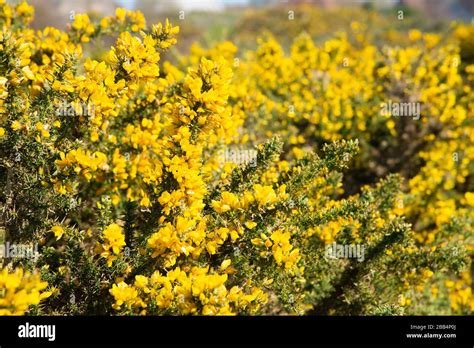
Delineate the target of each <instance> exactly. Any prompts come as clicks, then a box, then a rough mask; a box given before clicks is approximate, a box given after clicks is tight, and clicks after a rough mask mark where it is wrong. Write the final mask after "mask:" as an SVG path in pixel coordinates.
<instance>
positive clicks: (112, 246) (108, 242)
mask: <svg viewBox="0 0 474 348" xmlns="http://www.w3.org/2000/svg"><path fill="white" fill-rule="evenodd" d="M102 235H103V238H104V243H103V244H100V243H98V244H97V249H98V252H99V253H100V256H101V257H103V258H106V259H107V266H109V267H110V266H111V265H112V263H113V262H114V261H115V260H116V259H117V255H118V254H119V253H120V252H121V251H122V249H123V247H124V246H125V245H126V243H125V236H124V234H123V232H122V228H121V227H120V226H119V225H117V224H111V225H109V226H107V227H106V228H105V229H104V231H103V233H102Z"/></svg>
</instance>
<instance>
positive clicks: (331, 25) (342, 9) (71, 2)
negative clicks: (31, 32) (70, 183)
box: [10, 0, 474, 52]
mask: <svg viewBox="0 0 474 348" xmlns="http://www.w3.org/2000/svg"><path fill="white" fill-rule="evenodd" d="M10 2H15V1H10ZM29 2H30V3H31V4H32V5H34V6H35V8H36V16H35V21H34V23H33V27H34V28H37V29H41V28H44V27H46V26H53V27H57V28H61V29H64V28H66V27H67V25H68V23H70V21H71V18H72V16H74V14H76V13H88V14H89V15H90V16H92V17H94V16H102V15H111V14H113V13H114V11H115V9H116V8H117V7H125V8H128V9H132V10H140V11H142V12H143V13H144V14H145V17H146V19H147V21H148V22H149V23H157V22H160V21H163V20H164V19H165V18H169V19H170V20H171V21H172V22H173V23H175V24H177V25H179V26H180V28H181V32H180V35H179V41H178V46H177V49H178V50H179V51H181V52H187V51H188V50H189V47H190V46H191V44H192V43H194V42H198V43H200V44H201V45H202V46H204V47H206V46H210V45H212V44H213V43H215V42H218V41H222V40H231V41H232V42H234V44H236V45H237V47H239V49H240V51H241V52H242V51H243V50H244V49H246V48H253V47H255V45H256V38H257V36H259V35H261V34H262V33H264V32H266V31H269V32H271V33H273V34H274V35H275V37H276V38H277V39H278V41H279V42H281V43H283V44H284V45H285V46H287V45H288V44H289V43H290V42H291V41H292V40H293V39H294V38H295V37H296V36H297V35H298V34H300V33H301V32H302V31H306V32H308V33H309V34H310V35H311V36H312V37H313V39H314V40H316V42H322V41H324V40H326V39H327V38H328V37H330V36H331V35H333V34H334V33H335V32H338V31H347V30H348V29H349V28H350V26H351V23H353V22H354V21H356V22H359V23H363V24H364V25H366V26H367V27H369V28H370V33H369V32H367V34H368V35H369V34H370V35H371V36H372V37H371V41H372V42H374V43H383V42H384V41H386V40H388V41H390V42H392V43H393V42H396V43H400V44H403V42H404V41H406V35H404V33H406V32H407V30H409V29H413V28H418V29H420V30H423V31H434V32H438V31H444V30H447V29H448V28H449V24H448V23H449V22H450V21H452V20H457V21H464V22H471V21H474V19H473V18H474V1H472V0H373V1H367V0H101V1H96V0H30V1H29ZM400 10H402V11H403V20H400V18H399V11H400ZM96 45H99V47H95V49H98V48H100V46H101V45H103V43H96ZM107 48H108V45H107V44H106V45H105V47H104V49H107Z"/></svg>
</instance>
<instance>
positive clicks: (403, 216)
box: [0, 2, 474, 315]
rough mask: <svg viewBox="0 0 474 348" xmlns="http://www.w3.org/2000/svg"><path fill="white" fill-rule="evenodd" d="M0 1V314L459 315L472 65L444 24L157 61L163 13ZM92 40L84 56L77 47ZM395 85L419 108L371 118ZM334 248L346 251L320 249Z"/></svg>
mask: <svg viewBox="0 0 474 348" xmlns="http://www.w3.org/2000/svg"><path fill="white" fill-rule="evenodd" d="M0 4H1V5H0V6H1V10H0V21H1V23H2V32H1V34H0V45H1V47H2V50H1V51H0V87H1V90H0V101H1V103H0V108H1V116H0V186H1V187H2V188H4V189H3V190H2V191H1V192H0V204H1V209H2V216H1V221H0V227H1V228H2V230H3V239H4V241H7V242H8V243H12V244H15V243H16V244H34V243H38V244H39V255H38V257H36V258H11V259H5V260H2V262H3V264H2V271H1V273H0V312H1V313H2V314H19V313H20V314H21V313H33V314H204V315H216V314H270V313H271V314H275V313H280V314H284V313H292V314H293V313H298V314H303V313H317V314H353V315H354V314H355V315H357V314H413V313H416V314H419V313H429V314H433V313H438V314H441V313H468V312H470V311H472V309H473V305H474V302H473V299H472V295H471V292H470V291H471V290H470V287H468V285H469V282H470V281H471V280H470V276H469V273H468V272H464V273H462V275H461V276H460V278H455V274H459V272H461V271H463V270H466V269H467V266H468V264H469V263H470V261H469V257H468V253H469V252H470V251H471V250H472V249H470V248H471V247H472V219H473V218H474V215H473V209H472V207H473V206H474V199H473V195H474V193H472V192H471V191H472V183H471V181H472V171H473V168H472V154H473V153H474V152H473V151H472V149H473V145H472V143H473V141H474V138H473V136H472V135H473V134H474V133H473V130H472V119H473V118H472V110H473V108H472V103H473V100H472V90H471V87H472V72H473V69H472V65H467V64H463V62H461V60H460V56H459V46H458V44H457V43H456V42H457V41H455V40H454V39H452V40H451V39H450V40H448V42H447V43H446V44H444V43H441V40H440V38H438V36H435V35H432V34H421V33H419V32H413V33H412V34H411V39H412V41H413V44H412V45H411V46H409V47H406V48H397V47H391V48H388V47H387V48H385V49H377V48H376V47H375V46H372V45H371V44H370V43H363V42H361V43H360V44H359V45H358V46H352V44H351V43H349V42H348V41H347V40H346V38H345V37H344V35H340V36H337V37H335V38H333V39H330V40H328V41H326V42H325V43H324V45H323V46H322V47H318V46H316V45H315V44H314V43H313V42H312V40H311V39H310V38H309V37H308V36H306V35H302V36H300V37H299V38H298V39H297V40H296V41H295V43H294V45H293V46H292V49H291V52H290V53H289V54H286V53H285V52H284V50H283V49H282V48H281V47H280V46H279V44H278V43H277V42H276V41H275V40H274V39H273V38H271V37H267V38H262V41H261V42H260V46H259V47H258V48H257V49H256V50H255V51H254V52H248V53H246V54H245V55H241V56H239V57H238V58H237V57H236V56H235V55H236V52H237V49H236V47H235V46H233V45H232V44H231V43H223V44H220V45H218V46H217V47H215V48H213V49H210V50H205V49H202V48H199V47H197V46H196V47H194V48H193V50H192V52H191V54H190V55H189V56H188V57H184V58H183V59H182V60H180V61H179V62H176V63H175V64H173V63H172V62H168V61H166V62H162V61H161V56H162V54H163V52H165V51H166V50H167V49H169V48H170V47H171V46H172V45H174V44H175V43H176V36H177V34H178V32H179V29H178V28H177V27H174V26H172V25H171V24H170V23H169V22H168V21H166V23H165V24H157V25H153V26H151V28H148V27H147V26H146V23H145V20H144V17H143V15H141V14H140V13H138V12H132V11H126V10H122V9H118V10H117V11H116V14H115V16H112V17H105V18H103V19H99V20H98V21H97V22H95V21H91V20H90V19H89V17H88V16H87V15H77V16H76V17H75V19H74V22H73V23H72V25H71V28H70V30H69V31H67V32H62V31H60V30H57V29H53V28H46V29H44V30H41V31H33V30H32V29H29V27H28V25H29V23H30V22H31V20H32V15H33V8H32V7H30V6H28V5H27V4H25V3H21V4H19V5H17V6H15V7H11V6H9V5H7V4H5V3H3V2H1V3H0ZM109 34H118V38H117V40H116V42H115V44H114V46H113V47H112V48H111V49H110V50H109V51H108V52H107V54H106V55H105V56H104V58H103V59H102V60H94V59H91V58H88V57H87V56H84V55H83V52H84V50H83V45H84V44H86V43H87V42H89V41H90V40H94V39H97V38H100V37H102V36H103V35H109ZM463 35H464V34H463ZM345 58H347V59H348V60H347V62H349V64H345V62H346V60H345ZM456 59H458V61H457V63H454V62H456ZM405 98H415V100H418V101H420V102H421V103H422V105H423V109H422V114H421V115H422V116H421V118H420V119H419V120H418V122H416V121H415V120H411V119H410V120H409V119H396V118H394V117H390V116H389V115H386V114H381V113H380V103H384V102H386V101H387V100H393V101H394V102H397V101H404V100H405ZM410 100H411V99H410ZM410 132H411V133H410ZM418 143H419V144H418ZM454 153H456V154H457V157H456V158H457V160H454V157H455V156H454V155H453V154H454ZM399 158H401V160H400V159H399ZM451 159H453V160H452V161H451ZM470 238H471V239H470ZM348 245H349V246H357V247H359V249H358V250H359V251H362V252H361V253H358V254H357V255H356V256H357V257H343V258H340V257H338V255H337V254H336V255H335V254H332V256H334V257H330V256H331V255H329V251H330V250H332V251H333V252H334V251H335V250H337V246H348ZM333 247H334V248H333ZM331 248H333V249H331ZM346 256H347V255H346ZM353 256H354V255H353ZM45 282H47V284H48V285H46V283H45ZM448 290H449V291H448ZM40 301H42V302H41V303H40ZM449 303H451V305H449Z"/></svg>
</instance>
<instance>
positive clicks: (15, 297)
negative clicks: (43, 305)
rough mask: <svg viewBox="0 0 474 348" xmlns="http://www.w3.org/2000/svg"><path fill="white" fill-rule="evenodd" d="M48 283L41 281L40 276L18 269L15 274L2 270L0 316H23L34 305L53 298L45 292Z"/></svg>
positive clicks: (0, 279)
mask: <svg viewBox="0 0 474 348" xmlns="http://www.w3.org/2000/svg"><path fill="white" fill-rule="evenodd" d="M47 286H48V283H47V282H43V281H41V279H40V277H39V275H37V274H31V273H29V272H25V271H23V269H21V268H17V269H16V270H15V271H13V272H9V271H8V269H6V268H2V270H1V271H0V315H23V314H25V313H26V312H27V311H28V309H29V307H30V306H32V305H38V304H39V303H40V301H41V300H44V299H46V298H48V297H49V296H51V292H50V291H44V289H46V287H47Z"/></svg>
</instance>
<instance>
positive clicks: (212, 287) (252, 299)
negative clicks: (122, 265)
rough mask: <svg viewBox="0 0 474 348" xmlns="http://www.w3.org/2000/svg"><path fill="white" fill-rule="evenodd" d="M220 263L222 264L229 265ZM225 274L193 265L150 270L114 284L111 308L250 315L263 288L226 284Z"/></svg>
mask: <svg viewBox="0 0 474 348" xmlns="http://www.w3.org/2000/svg"><path fill="white" fill-rule="evenodd" d="M229 264H230V263H229V262H228V263H223V265H222V266H224V267H221V269H222V268H227V267H229ZM226 281H227V274H225V273H224V274H219V273H214V272H210V270H209V268H200V267H193V268H191V269H190V270H188V271H185V270H182V269H180V268H179V267H177V268H175V269H173V270H171V271H169V272H167V273H166V275H162V274H160V272H155V273H153V274H152V275H151V276H150V277H149V278H148V277H145V276H142V275H138V276H136V277H135V282H134V283H133V284H132V285H129V284H127V283H125V282H123V281H122V282H120V283H118V284H114V285H113V287H112V289H110V293H111V294H112V296H113V297H114V299H115V304H114V308H116V309H122V308H127V309H128V310H129V311H132V312H137V313H140V314H146V310H147V307H148V305H151V304H153V305H156V306H158V307H159V308H160V309H162V310H163V311H164V313H174V311H176V310H177V311H178V312H179V313H181V314H202V315H233V314H236V313H238V312H243V311H245V312H246V313H248V314H252V313H253V312H255V311H257V310H258V309H259V308H260V306H261V305H262V304H264V303H266V302H267V300H268V298H267V295H266V294H265V293H263V292H262V290H260V289H258V288H255V287H252V288H251V290H249V291H248V292H247V291H244V289H243V288H241V287H238V286H233V287H232V288H230V289H228V288H227V287H226Z"/></svg>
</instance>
